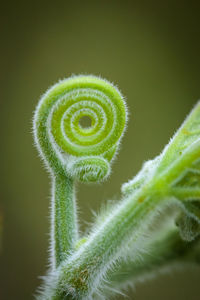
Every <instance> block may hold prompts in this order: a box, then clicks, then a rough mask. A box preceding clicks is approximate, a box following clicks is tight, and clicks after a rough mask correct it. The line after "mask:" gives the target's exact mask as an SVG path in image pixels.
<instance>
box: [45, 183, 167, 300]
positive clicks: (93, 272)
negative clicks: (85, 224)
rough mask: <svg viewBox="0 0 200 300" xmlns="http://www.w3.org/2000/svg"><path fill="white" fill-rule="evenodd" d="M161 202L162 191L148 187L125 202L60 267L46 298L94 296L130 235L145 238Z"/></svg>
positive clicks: (88, 297) (135, 237)
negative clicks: (156, 191)
mask: <svg viewBox="0 0 200 300" xmlns="http://www.w3.org/2000/svg"><path fill="white" fill-rule="evenodd" d="M147 195H148V196H147ZM161 203H165V201H163V199H162V197H160V196H159V193H158V194H157V195H156V194H155V192H154V193H153V194H152V193H151V191H150V189H147V188H146V187H144V188H143V189H142V190H140V191H139V192H138V193H136V194H134V195H131V196H130V197H128V198H127V199H125V200H124V201H123V202H121V204H120V205H119V206H118V207H117V209H116V210H115V212H112V214H111V215H110V216H109V217H108V219H107V220H106V221H105V223H103V224H102V225H101V226H100V227H99V228H98V229H96V230H95V231H94V232H93V234H91V236H90V237H89V238H88V241H87V242H86V243H85V244H84V245H83V246H81V247H80V249H79V250H78V251H77V252H76V253H75V254H74V255H72V256H71V257H70V258H69V259H67V260H66V261H64V262H63V263H62V265H61V266H60V267H59V268H58V274H59V276H58V279H57V282H56V281H55V278H54V280H53V281H54V283H53V282H52V292H53V294H52V295H51V298H49V296H48V297H47V298H44V299H62V297H64V295H65V296H68V297H69V299H70V297H72V299H90V297H91V295H92V293H93V292H94V291H95V290H96V288H97V287H98V286H99V284H100V281H101V280H102V279H103V277H104V276H105V274H106V272H107V270H108V269H109V267H111V265H112V263H114V262H116V260H117V259H119V257H120V256H123V251H122V249H123V248H124V251H125V250H126V245H127V244H128V242H129V238H130V237H131V239H133V240H135V243H137V241H138V240H139V239H140V238H142V237H143V235H142V233H143V232H145V229H146V227H147V226H148V224H149V223H150V222H151V219H152V218H153V216H155V213H156V211H157V208H158V207H159V205H160V204H161ZM60 291H62V292H61V294H60ZM47 294H48V295H49V294H50V293H49V291H47ZM54 297H55V298H54ZM60 297H61V298H60ZM67 299H68V298H67ZM91 299H92V298H91Z"/></svg>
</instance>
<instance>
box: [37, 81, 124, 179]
mask: <svg viewBox="0 0 200 300" xmlns="http://www.w3.org/2000/svg"><path fill="white" fill-rule="evenodd" d="M84 117H87V118H89V120H90V125H89V126H87V127H84V126H83V125H82V124H81V122H80V121H81V120H82V119H83V118H84ZM126 120H127V109H126V105H125V102H124V99H123V96H122V95H121V93H120V92H119V90H118V89H117V88H116V87H114V86H113V84H111V83H109V82H108V81H107V80H104V79H101V78H99V77H95V76H72V77H70V78H68V79H65V80H62V81H60V82H59V83H57V84H55V85H54V86H53V87H52V88H50V89H49V90H48V91H47V92H46V93H45V94H44V96H43V97H42V98H41V100H40V103H39V105H38V107H37V109H36V113H35V118H34V122H35V125H34V128H35V130H34V131H35V140H36V144H37V145H38V148H39V151H40V153H41V154H42V157H43V158H44V160H45V162H46V164H47V165H48V167H50V169H53V170H54V171H56V172H58V169H62V171H64V172H65V171H67V172H69V173H70V172H71V173H70V175H71V176H73V177H76V176H77V179H79V180H81V181H101V180H103V179H105V178H106V177H107V176H108V175H109V173H110V167H109V163H110V161H111V160H112V159H113V157H114V156H115V153H116V151H117V148H118V146H119V142H120V139H121V137H122V136H123V133H124V130H125V126H126ZM71 161H73V163H71ZM87 172H88V173H87Z"/></svg>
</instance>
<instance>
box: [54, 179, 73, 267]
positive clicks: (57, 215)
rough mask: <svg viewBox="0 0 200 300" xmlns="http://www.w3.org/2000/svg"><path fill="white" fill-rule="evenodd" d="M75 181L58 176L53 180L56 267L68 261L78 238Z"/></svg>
mask: <svg viewBox="0 0 200 300" xmlns="http://www.w3.org/2000/svg"><path fill="white" fill-rule="evenodd" d="M74 198H75V196H74V183H73V179H72V178H70V177H69V176H68V177H67V176H63V175H56V176H55V177H54V178H53V199H52V201H53V204H52V205H53V207H52V237H51V238H52V241H51V242H52V248H53V253H52V260H55V261H54V262H53V266H54V267H58V266H59V264H60V263H61V262H62V261H63V260H64V259H66V256H67V254H69V252H70V251H71V250H72V249H73V248H74V244H75V242H76V241H77V238H78V225H77V220H76V203H75V199H74Z"/></svg>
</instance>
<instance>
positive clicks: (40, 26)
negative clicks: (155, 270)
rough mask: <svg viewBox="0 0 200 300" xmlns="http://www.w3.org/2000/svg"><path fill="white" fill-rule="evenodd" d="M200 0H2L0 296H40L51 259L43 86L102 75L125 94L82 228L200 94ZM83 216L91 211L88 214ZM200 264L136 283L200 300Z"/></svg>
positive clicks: (156, 293)
mask: <svg viewBox="0 0 200 300" xmlns="http://www.w3.org/2000/svg"><path fill="white" fill-rule="evenodd" d="M199 19H200V2H199V1H125V0H124V1H105V2H104V1H95V0H93V1H83V0H82V1H67V0H66V1H57V2H56V1H48V2H46V1H41V2H37V1H26V2H25V1H24V2H23V1H13V2H8V3H7V4H6V3H3V2H2V5H1V18H0V22H1V26H0V30H1V72H0V77H1V110H0V112H1V118H0V129H1V152H2V153H1V158H2V159H1V175H2V176H1V189H0V195H1V202H0V211H1V219H2V222H3V235H2V241H1V249H0V252H1V257H0V265H1V266H0V273H1V275H0V276H1V279H0V299H2V300H10V299H15V300H18V299H19V300H28V299H33V294H34V292H35V289H36V287H37V286H38V285H39V283H40V279H39V275H44V274H45V270H46V266H47V256H48V255H47V249H48V232H49V218H48V215H49V200H50V184H49V179H48V175H47V173H46V171H45V170H44V168H43V167H42V165H41V161H40V159H39V158H38V154H37V151H36V149H35V148H34V146H33V138H32V128H31V127H32V115H33V110H34V108H35V106H36V104H37V101H38V99H39V97H40V95H41V94H42V93H43V92H44V91H45V90H46V89H47V88H48V87H49V86H50V85H51V84H53V83H55V82H57V81H58V80H59V79H62V78H64V77H68V76H70V75H71V74H79V73H84V74H95V75H101V76H102V77H105V78H107V79H109V80H111V81H113V82H114V83H116V84H117V85H118V86H119V88H120V89H121V91H122V92H123V94H124V95H125V96H126V98H127V103H128V107H129V111H130V117H129V124H128V129H127V132H126V134H125V137H124V139H123V142H122V147H121V151H120V153H119V155H118V158H117V160H116V161H115V163H114V165H113V172H112V176H111V177H110V179H109V180H108V181H107V182H106V183H104V184H103V185H94V186H93V185H92V186H88V185H87V186H84V185H79V186H78V190H77V197H78V204H79V206H80V210H79V217H80V219H81V221H80V227H81V230H82V231H83V230H85V228H87V222H90V221H91V220H92V210H98V209H99V207H100V205H101V203H102V202H103V203H105V201H106V199H118V198H119V197H120V186H121V184H122V183H123V182H125V181H127V180H128V179H129V178H131V177H132V176H133V175H134V174H135V173H136V172H137V171H138V170H139V168H140V167H141V164H142V162H143V161H144V160H147V159H150V158H153V157H154V156H155V155H157V154H158V153H159V152H160V151H161V150H162V148H163V146H164V145H165V143H167V141H168V140H169V138H170V137H171V136H172V134H173V133H174V131H175V130H176V129H177V128H178V126H179V125H180V124H181V122H182V121H183V119H184V117H185V116H186V114H187V113H188V112H189V110H190V109H191V108H192V106H193V105H194V103H195V102H196V101H197V100H198V99H199V98H200V84H199V78H200V23H199ZM82 220H84V221H82ZM199 277H200V271H199V270H193V269H188V270H183V271H182V272H176V273H173V274H169V275H163V276H161V277H160V278H157V279H154V280H152V281H149V282H146V283H143V284H140V285H137V287H136V289H135V291H129V296H130V299H135V300H146V299H148V300H157V299H161V300H168V299H171V300H175V299H176V300H177V299H181V300H188V299H190V300H199V299H200V296H199V295H200V286H199Z"/></svg>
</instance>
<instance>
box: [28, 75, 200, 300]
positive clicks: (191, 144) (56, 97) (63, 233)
mask: <svg viewBox="0 0 200 300" xmlns="http://www.w3.org/2000/svg"><path fill="white" fill-rule="evenodd" d="M83 117H88V118H89V119H90V120H91V126H89V127H83V126H82V125H81V120H82V118H83ZM126 120H127V110H126V106H125V102H124V100H123V97H122V95H121V93H120V92H119V91H118V89H117V88H115V87H114V86H113V85H112V84H110V83H109V82H108V81H106V80H103V79H101V78H98V77H94V76H74V77H71V78H69V79H66V80H63V81H60V82H59V83H58V84H56V85H54V86H53V87H52V88H50V89H49V90H48V91H47V92H46V93H45V94H44V96H43V97H42V98H41V100H40V102H39V105H38V107H37V109H36V112H35V116H34V136H35V142H36V145H37V147H38V150H39V152H40V154H41V156H42V158H43V159H44V161H45V164H46V166H47V167H48V169H49V170H50V173H51V175H52V182H53V196H52V218H51V220H52V234H51V247H52V254H51V256H52V259H51V261H52V270H51V272H50V274H49V275H48V276H47V278H46V283H45V286H44V291H43V293H42V294H41V295H42V296H41V298H40V299H42V300H44V299H46V300H62V299H65V300H66V299H77V300H78V299H82V300H83V299H85V300H89V299H96V298H95V297H96V296H95V295H97V292H98V290H99V289H100V288H101V287H102V285H103V282H104V279H105V277H106V274H107V273H108V272H110V269H111V267H112V266H113V265H114V264H116V263H117V262H118V263H120V262H121V263H122V267H123V261H125V258H126V257H128V254H127V253H128V252H129V249H130V244H131V245H132V246H131V247H132V250H133V253H136V252H137V251H136V250H138V245H140V244H141V245H142V243H143V240H144V239H145V232H147V231H148V228H149V226H150V225H151V224H152V222H153V221H154V220H155V217H156V216H157V215H158V214H159V213H160V211H163V209H164V208H166V207H168V206H170V205H171V204H173V205H174V204H175V206H174V207H176V209H177V211H178V212H179V215H178V217H177V215H176V214H173V215H172V216H170V217H171V218H172V220H173V221H174V220H175V218H176V220H175V221H176V225H177V226H178V228H179V230H180V233H181V234H180V236H181V238H182V239H184V240H186V241H191V240H195V239H196V237H197V236H198V235H199V234H200V182H199V178H200V176H199V172H200V168H199V165H200V164H199V157H200V103H198V104H197V106H196V107H195V108H194V109H193V111H192V112H191V114H190V115H189V116H188V118H187V119H186V121H185V122H184V124H183V126H182V127H181V128H180V129H179V130H178V132H177V133H176V135H175V136H174V138H173V139H172V140H171V141H170V143H169V145H167V146H166V147H165V149H164V151H163V152H162V153H161V154H160V155H159V156H158V157H156V158H155V159H154V160H151V161H149V162H146V163H145V164H144V166H143V168H142V170H141V171H140V172H139V173H138V175H137V176H136V177H134V178H133V179H132V180H130V181H129V182H128V183H126V184H124V185H123V186H122V192H123V197H122V200H121V201H120V202H119V203H118V204H117V205H115V206H113V207H112V209H110V211H109V212H106V216H103V217H100V218H99V222H97V224H96V225H95V226H94V227H93V228H92V230H91V232H90V233H89V235H88V236H87V238H86V237H83V238H79V236H78V225H77V216H76V204H75V196H74V181H77V180H78V181H83V182H100V181H103V180H104V179H106V178H107V176H108V175H109V173H110V164H111V163H112V160H113V158H114V156H115V153H116V151H117V149H118V146H119V143H120V140H121V137H122V136H123V133H124V130H125V126H126ZM166 236H167V237H166V239H164V243H165V245H166V246H167V244H169V245H168V246H169V247H166V248H165V247H164V248H162V247H161V249H162V250H161V251H160V253H159V254H160V255H163V263H164V262H167V261H168V255H167V251H169V253H171V252H172V251H173V249H172V247H171V244H173V243H171V242H170V243H168V241H169V240H170V241H171V240H173V241H174V240H175V244H176V241H180V237H178V238H177V233H176V237H175V238H174V234H173V235H172V239H168V232H166ZM184 243H185V242H183V243H182V241H181V242H180V243H179V244H181V245H185V244H184ZM165 250H166V251H165ZM170 251H171V252H170ZM163 253H164V254H163ZM177 256H178V253H177ZM127 260H128V258H127ZM147 263H148V259H147ZM155 264H157V261H156V263H155ZM133 266H134V264H133ZM144 268H145V266H144ZM142 271H143V269H142ZM129 273H130V278H131V276H132V275H133V274H134V276H135V274H136V273H137V272H136V273H135V272H134V271H133V272H129ZM108 274H109V273H108Z"/></svg>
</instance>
